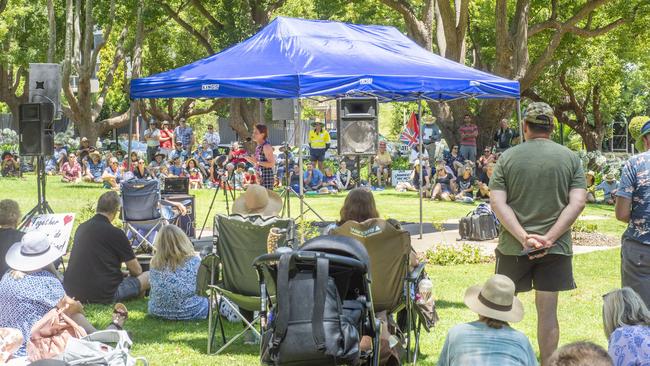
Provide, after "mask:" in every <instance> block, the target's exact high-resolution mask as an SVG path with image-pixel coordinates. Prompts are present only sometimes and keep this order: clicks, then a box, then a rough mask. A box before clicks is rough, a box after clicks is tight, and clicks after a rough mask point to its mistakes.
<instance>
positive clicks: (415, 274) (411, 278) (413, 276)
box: [406, 262, 427, 282]
mask: <svg viewBox="0 0 650 366" xmlns="http://www.w3.org/2000/svg"><path fill="white" fill-rule="evenodd" d="M426 265H427V263H426V262H420V264H418V266H417V267H415V269H414V270H413V271H411V272H410V273H409V274H408V276H406V280H407V281H408V282H417V280H418V278H420V276H421V275H422V271H424V267H425V266H426Z"/></svg>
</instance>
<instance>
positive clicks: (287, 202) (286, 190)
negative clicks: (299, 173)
mask: <svg viewBox="0 0 650 366" xmlns="http://www.w3.org/2000/svg"><path fill="white" fill-rule="evenodd" d="M283 122H284V143H283V144H282V147H284V180H285V181H284V184H283V189H282V192H280V197H282V212H281V213H280V216H281V217H287V218H291V195H294V196H295V197H296V198H298V199H299V200H300V201H302V204H303V205H305V206H307V210H306V211H303V212H301V213H300V215H299V216H298V217H296V220H299V219H301V218H302V217H303V216H304V215H305V214H306V213H307V212H309V211H311V212H313V213H314V215H316V217H318V218H319V219H320V221H325V219H323V217H322V216H321V215H319V214H318V212H316V210H314V208H313V207H311V206H310V205H309V204H308V203H307V202H306V201H305V195H304V194H303V192H300V194H298V193H296V192H295V191H294V190H293V189H292V188H291V184H290V183H291V182H290V181H289V179H290V178H289V175H290V173H289V142H288V141H289V136H288V135H287V134H288V129H287V120H283ZM294 131H295V127H294ZM294 133H295V132H294ZM298 154H302V151H301V150H300V149H298ZM300 179H302V177H300ZM303 190H304V188H303ZM285 213H286V216H285Z"/></svg>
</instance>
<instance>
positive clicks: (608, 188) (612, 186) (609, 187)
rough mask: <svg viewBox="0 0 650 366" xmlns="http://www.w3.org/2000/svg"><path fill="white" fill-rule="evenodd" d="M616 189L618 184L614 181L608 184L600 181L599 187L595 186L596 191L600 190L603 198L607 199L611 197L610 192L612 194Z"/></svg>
mask: <svg viewBox="0 0 650 366" xmlns="http://www.w3.org/2000/svg"><path fill="white" fill-rule="evenodd" d="M617 188H618V182H616V181H614V182H612V183H608V182H607V181H602V182H600V184H599V185H597V186H596V191H600V190H602V191H603V193H604V194H605V198H609V196H611V195H612V192H614V191H615V190H616V189H617Z"/></svg>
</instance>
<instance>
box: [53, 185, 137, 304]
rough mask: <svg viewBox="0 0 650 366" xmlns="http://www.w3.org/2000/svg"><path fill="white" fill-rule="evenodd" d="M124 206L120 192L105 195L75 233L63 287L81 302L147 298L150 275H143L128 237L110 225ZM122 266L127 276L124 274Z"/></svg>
mask: <svg viewBox="0 0 650 366" xmlns="http://www.w3.org/2000/svg"><path fill="white" fill-rule="evenodd" d="M121 206H122V200H121V198H120V196H119V195H118V194H117V192H114V191H110V192H106V193H104V194H102V195H101V196H100V197H99V201H98V202H97V214H96V215H95V216H94V217H93V218H91V219H90V220H88V221H86V222H84V223H83V224H81V225H79V228H78V229H77V232H76V233H75V236H74V245H73V247H72V252H71V253H70V262H69V263H68V270H67V271H66V273H65V279H64V283H63V284H64V287H65V291H66V293H67V294H68V295H70V296H72V297H74V298H76V299H77V300H79V301H81V302H86V303H100V304H109V303H113V302H120V301H123V300H128V299H132V298H136V297H138V296H141V295H144V292H145V291H146V290H148V289H149V272H142V267H141V266H140V263H138V260H137V259H136V258H135V254H134V253H133V248H132V247H131V243H130V242H129V239H128V238H127V237H126V234H124V232H123V231H122V230H120V229H119V228H117V227H115V226H113V225H112V224H111V222H113V220H115V218H116V217H117V215H118V214H119V212H120V208H121ZM122 263H124V264H126V268H127V269H128V271H129V275H128V276H124V275H123V273H122V270H121V268H122Z"/></svg>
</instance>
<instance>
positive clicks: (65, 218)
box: [63, 215, 72, 225]
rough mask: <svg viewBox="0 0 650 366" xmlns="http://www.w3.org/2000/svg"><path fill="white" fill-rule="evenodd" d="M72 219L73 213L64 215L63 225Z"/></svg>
mask: <svg viewBox="0 0 650 366" xmlns="http://www.w3.org/2000/svg"><path fill="white" fill-rule="evenodd" d="M71 221H72V215H65V216H64V217H63V225H67V224H68V223H69V222H71Z"/></svg>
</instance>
